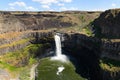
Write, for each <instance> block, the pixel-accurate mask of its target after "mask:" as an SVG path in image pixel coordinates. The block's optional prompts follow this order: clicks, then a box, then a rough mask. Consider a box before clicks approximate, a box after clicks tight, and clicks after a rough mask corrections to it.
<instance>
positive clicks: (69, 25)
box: [0, 9, 120, 80]
mask: <svg viewBox="0 0 120 80" xmlns="http://www.w3.org/2000/svg"><path fill="white" fill-rule="evenodd" d="M119 21H120V9H111V10H107V11H105V12H87V11H64V12H24V11H23V12H22V11H16V12H7V11H1V12H0V58H1V59H0V60H1V61H0V63H1V64H0V67H2V68H3V64H5V63H7V65H8V64H10V65H12V66H17V67H23V66H25V65H27V64H29V61H30V60H31V56H33V55H34V57H38V56H39V57H40V58H42V57H45V56H50V55H51V54H47V51H49V50H51V48H53V46H54V39H53V35H54V34H55V33H56V32H59V33H61V34H63V36H62V37H63V38H64V40H63V41H62V48H63V51H64V53H65V54H67V55H70V56H73V57H74V58H75V59H76V60H77V63H78V64H77V65H76V64H75V66H76V72H77V73H78V74H80V75H81V76H82V77H85V78H88V79H89V78H90V80H119V79H120V63H119V62H120V32H119V29H120V23H119ZM27 51H28V52H29V53H31V54H30V55H27ZM21 52H22V54H21V55H16V54H20V53H21ZM12 53H13V55H14V54H15V55H16V56H20V57H15V58H14V57H13V58H8V57H10V56H12ZM9 54H10V55H9ZM6 57H7V58H6ZM12 59H14V60H16V61H14V60H12ZM71 61H72V60H71ZM73 63H74V61H73ZM88 74H89V75H88Z"/></svg>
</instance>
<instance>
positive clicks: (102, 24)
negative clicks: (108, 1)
mask: <svg viewBox="0 0 120 80" xmlns="http://www.w3.org/2000/svg"><path fill="white" fill-rule="evenodd" d="M93 24H94V26H95V28H97V29H99V32H100V33H98V34H100V35H102V37H106V38H120V32H119V30H120V9H111V10H107V11H105V12H103V13H102V14H101V15H100V17H99V18H97V19H96V20H95V21H94V22H93Z"/></svg>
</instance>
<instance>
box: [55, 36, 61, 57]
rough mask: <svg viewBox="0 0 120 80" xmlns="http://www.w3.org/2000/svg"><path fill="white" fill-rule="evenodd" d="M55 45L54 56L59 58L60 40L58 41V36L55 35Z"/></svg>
mask: <svg viewBox="0 0 120 80" xmlns="http://www.w3.org/2000/svg"><path fill="white" fill-rule="evenodd" d="M54 37H55V44H56V56H61V55H62V53H61V40H60V36H58V35H55V36H54Z"/></svg>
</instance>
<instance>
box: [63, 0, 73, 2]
mask: <svg viewBox="0 0 120 80" xmlns="http://www.w3.org/2000/svg"><path fill="white" fill-rule="evenodd" d="M61 1H62V2H72V0H61Z"/></svg>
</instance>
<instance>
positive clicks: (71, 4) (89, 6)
mask: <svg viewBox="0 0 120 80" xmlns="http://www.w3.org/2000/svg"><path fill="white" fill-rule="evenodd" d="M113 8H120V0H0V10H9V11H65V10H81V11H83V10H84V11H96V10H97V11H104V10H107V9H113Z"/></svg>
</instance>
